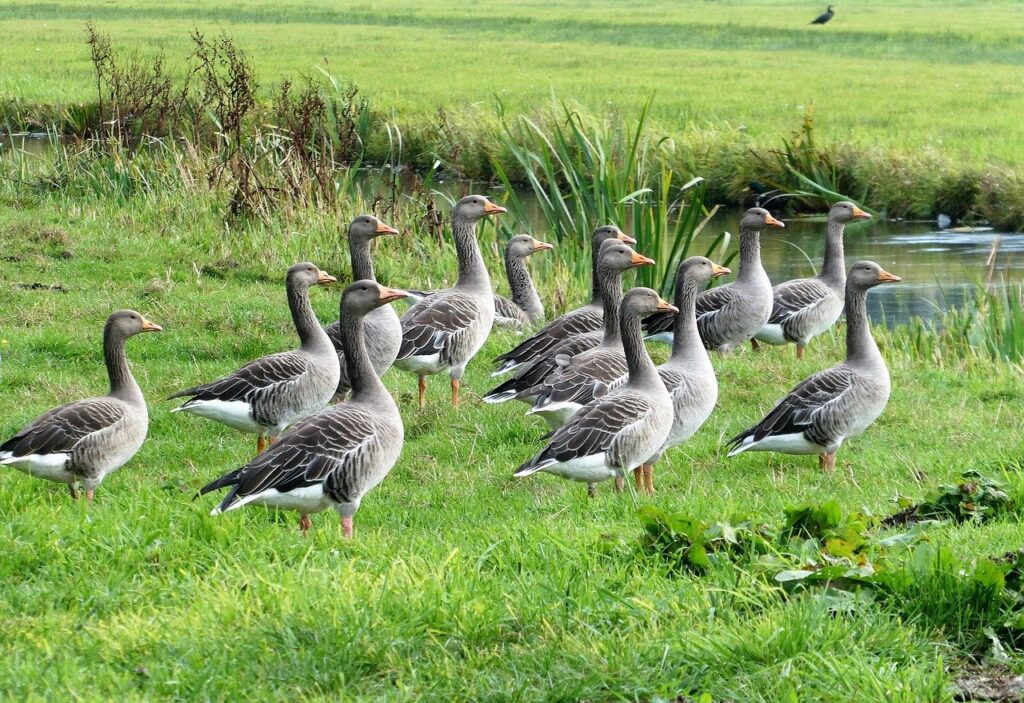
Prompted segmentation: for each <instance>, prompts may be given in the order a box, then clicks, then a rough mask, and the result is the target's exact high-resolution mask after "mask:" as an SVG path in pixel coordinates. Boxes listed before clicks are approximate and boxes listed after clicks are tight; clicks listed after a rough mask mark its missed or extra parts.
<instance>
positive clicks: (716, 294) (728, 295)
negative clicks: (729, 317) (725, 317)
mask: <svg viewBox="0 0 1024 703" xmlns="http://www.w3.org/2000/svg"><path fill="white" fill-rule="evenodd" d="M737 295H738V293H737V292H736V289H735V288H734V287H733V286H731V285H725V286H718V287H717V288H709V289H708V290H706V291H704V292H703V293H701V294H700V295H698V296H697V300H696V302H695V313H696V316H697V324H698V325H699V324H700V323H701V322H702V321H706V320H707V319H708V317H709V316H711V315H714V314H715V313H718V312H720V311H721V310H723V309H724V308H725V307H727V306H728V305H730V304H731V303H732V302H733V301H734V300H735V299H736V296H737Z"/></svg>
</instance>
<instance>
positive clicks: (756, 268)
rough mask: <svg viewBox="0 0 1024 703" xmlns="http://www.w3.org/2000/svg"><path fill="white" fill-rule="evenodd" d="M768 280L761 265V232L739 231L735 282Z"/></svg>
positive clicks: (751, 230) (754, 230)
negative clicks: (738, 266) (738, 263)
mask: <svg viewBox="0 0 1024 703" xmlns="http://www.w3.org/2000/svg"><path fill="white" fill-rule="evenodd" d="M762 278H764V279H766V278H768V274H767V273H765V270H764V266H762V265H761V232H760V231H758V230H756V229H746V228H743V229H740V272H739V274H737V276H736V280H737V281H742V282H744V283H747V282H750V281H759V280H761V279H762Z"/></svg>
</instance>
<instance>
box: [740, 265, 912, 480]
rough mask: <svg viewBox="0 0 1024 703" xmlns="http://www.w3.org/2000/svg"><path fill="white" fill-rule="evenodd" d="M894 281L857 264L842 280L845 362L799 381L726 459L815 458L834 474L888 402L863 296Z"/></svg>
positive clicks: (882, 362) (883, 272) (881, 361)
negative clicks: (842, 451)
mask: <svg viewBox="0 0 1024 703" xmlns="http://www.w3.org/2000/svg"><path fill="white" fill-rule="evenodd" d="M900 280H901V279H900V277H899V276H894V275H893V274H891V273H889V272H888V271H886V270H884V269H883V268H882V267H881V266H879V265H878V264H876V263H874V262H873V261H859V262H857V263H856V264H854V265H853V266H852V267H851V268H850V273H849V275H848V276H847V278H846V360H845V361H843V363H841V364H839V365H837V366H833V367H832V368H830V369H826V370H824V371H820V372H818V373H816V374H814V375H813V376H810V377H809V378H807V379H805V380H803V381H801V382H800V383H799V384H798V385H797V386H796V388H794V389H793V390H792V391H790V393H789V395H787V396H786V397H784V398H783V399H782V400H780V401H779V402H778V403H776V405H775V407H774V408H772V410H771V411H770V412H769V413H768V414H767V415H765V417H764V419H763V420H761V421H760V422H759V423H757V424H756V425H754V426H753V427H751V428H750V429H748V430H744V431H743V432H741V433H740V434H738V435H736V436H735V437H733V438H732V439H731V440H729V445H730V447H731V450H730V451H729V456H735V455H737V454H740V453H741V452H746V451H763V452H765V451H767V452H781V453H783V454H817V455H818V456H819V465H820V466H821V468H823V469H824V470H826V471H832V470H834V469H835V463H836V451H837V450H838V449H839V447H840V446H841V445H842V443H843V442H844V441H845V440H847V439H849V438H850V437H854V436H856V435H859V434H860V433H862V432H863V431H864V430H865V429H867V427H868V426H869V425H870V424H871V423H873V422H874V421H875V420H876V419H877V418H878V416H879V415H881V414H882V411H883V410H885V406H886V404H887V403H888V401H889V392H890V388H891V385H890V381H889V371H888V369H887V368H886V366H885V359H883V358H882V354H881V352H879V351H878V345H877V344H875V340H874V338H873V337H872V336H871V328H870V322H869V321H868V313H867V302H866V299H867V293H868V291H869V290H870V289H871V288H873V287H875V286H877V285H879V284H881V283H896V282H898V281H900Z"/></svg>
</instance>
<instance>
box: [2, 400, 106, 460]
mask: <svg viewBox="0 0 1024 703" xmlns="http://www.w3.org/2000/svg"><path fill="white" fill-rule="evenodd" d="M124 412H125V410H124V407H123V406H122V405H121V404H120V403H117V402H115V401H112V400H109V399H106V398H91V399H89V400H79V401H77V402H74V403H68V404H67V405H62V406H61V407H59V408H54V409H53V410H50V411H49V412H47V413H46V414H44V415H42V416H41V417H40V418H39V419H37V420H36V421H35V422H33V423H32V424H31V425H29V426H28V427H26V428H25V429H23V430H22V431H21V432H19V433H18V434H16V435H15V436H14V437H11V438H10V439H9V440H7V441H6V442H4V443H3V445H0V451H2V452H11V456H14V457H19V456H28V455H30V454H40V455H45V454H55V453H61V452H69V451H71V450H72V449H73V448H74V446H75V445H76V444H78V442H79V441H81V440H82V438H84V437H87V436H89V435H91V434H93V433H94V432H99V431H101V430H104V429H106V428H108V427H110V426H111V425H113V424H115V423H116V422H118V421H120V420H121V418H123V417H124Z"/></svg>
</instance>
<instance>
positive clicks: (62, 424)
mask: <svg viewBox="0 0 1024 703" xmlns="http://www.w3.org/2000/svg"><path fill="white" fill-rule="evenodd" d="M160 330H161V327H160V326H159V325H156V324H154V323H152V322H149V321H148V320H146V319H145V318H144V317H143V316H142V315H140V314H139V313H137V312H135V311H134V310H119V311H117V312H115V313H113V314H112V315H110V317H108V318H107V322H106V324H105V325H104V327H103V358H104V361H105V363H106V366H107V375H108V377H109V378H110V392H109V393H108V394H107V395H106V396H103V397H100V398H88V399H86V400H79V401H75V402H73V403H68V404H66V405H62V406H60V407H58V408H54V409H53V410H50V411H48V412H46V413H44V414H43V415H42V416H40V417H39V418H38V419H37V420H36V421H35V422H33V423H32V424H31V425H29V426H28V427H26V428H25V429H23V430H22V431H21V432H19V433H18V434H16V435H15V436H14V437H11V438H10V439H9V440H7V441H6V442H4V443H3V444H0V465H9V466H11V467H13V468H15V469H18V470H19V471H22V472H24V473H27V474H29V475H32V476H36V477H38V478H44V479H47V480H50V481H55V482H58V483H66V484H68V486H69V487H70V489H71V495H72V496H74V497H77V492H76V490H75V484H76V483H78V482H79V481H80V482H82V484H83V485H84V487H85V491H86V497H87V498H88V499H90V500H91V499H92V495H93V491H94V490H95V488H96V487H97V486H98V485H99V484H100V483H101V482H102V481H103V478H104V477H105V476H106V475H107V474H109V473H110V472H112V471H114V470H116V469H118V468H120V467H121V466H122V465H124V464H125V462H127V461H128V460H129V459H131V458H132V457H133V456H134V455H135V453H136V452H137V451H138V450H139V447H141V446H142V442H143V441H144V440H145V438H146V432H147V430H148V427H149V415H148V412H147V410H146V399H145V398H144V397H143V395H142V390H141V389H140V388H139V385H138V383H136V382H135V378H134V377H133V376H132V372H131V369H130V368H129V367H128V360H127V358H126V357H125V353H124V345H125V341H126V340H127V339H128V337H131V336H133V335H136V334H138V333H140V332H159V331H160Z"/></svg>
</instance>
